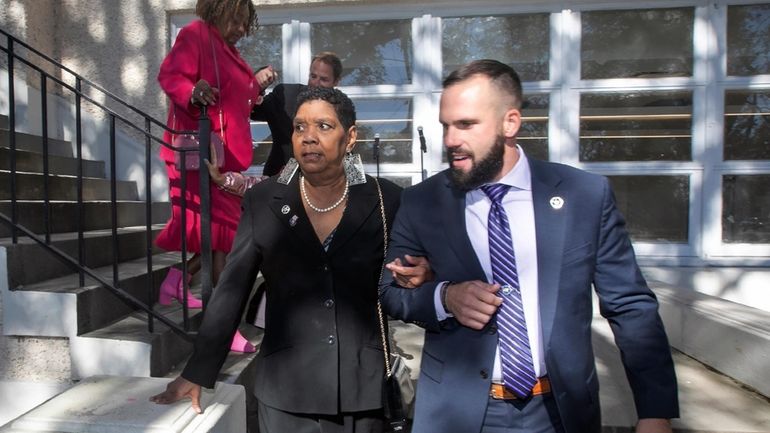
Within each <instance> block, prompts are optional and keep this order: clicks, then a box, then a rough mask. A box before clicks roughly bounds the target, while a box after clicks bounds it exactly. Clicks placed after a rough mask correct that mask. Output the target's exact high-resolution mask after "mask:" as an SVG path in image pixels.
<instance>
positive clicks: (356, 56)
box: [310, 20, 414, 86]
mask: <svg viewBox="0 0 770 433" xmlns="http://www.w3.org/2000/svg"><path fill="white" fill-rule="evenodd" d="M310 41H311V43H312V51H313V53H317V52H320V51H334V52H335V53H337V55H338V56H340V59H341V60H342V68H343V69H342V80H341V81H340V86H368V85H375V84H408V83H411V82H412V71H413V69H414V63H413V61H412V54H413V53H412V32H411V21H410V20H392V21H366V22H343V23H317V24H313V25H312V26H311V35H310Z"/></svg>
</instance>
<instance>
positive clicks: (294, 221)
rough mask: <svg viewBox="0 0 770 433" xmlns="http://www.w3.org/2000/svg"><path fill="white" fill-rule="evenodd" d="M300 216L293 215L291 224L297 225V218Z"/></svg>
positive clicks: (290, 220) (290, 219)
mask: <svg viewBox="0 0 770 433" xmlns="http://www.w3.org/2000/svg"><path fill="white" fill-rule="evenodd" d="M298 219H299V217H298V216H297V215H292V216H291V218H289V225H290V226H292V227H294V226H296V225H297V220H298Z"/></svg>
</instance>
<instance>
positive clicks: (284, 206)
mask: <svg viewBox="0 0 770 433" xmlns="http://www.w3.org/2000/svg"><path fill="white" fill-rule="evenodd" d="M289 212H291V208H290V207H289V205H288V204H285V205H283V207H282V208H281V213H282V214H284V215H286V214H288V213H289Z"/></svg>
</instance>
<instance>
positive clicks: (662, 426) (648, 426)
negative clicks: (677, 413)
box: [636, 418, 671, 433]
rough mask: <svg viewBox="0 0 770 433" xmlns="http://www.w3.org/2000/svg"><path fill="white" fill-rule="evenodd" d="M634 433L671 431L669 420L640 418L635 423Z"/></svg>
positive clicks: (666, 432) (668, 432)
mask: <svg viewBox="0 0 770 433" xmlns="http://www.w3.org/2000/svg"><path fill="white" fill-rule="evenodd" d="M636 433H671V420H668V419H664V418H642V419H640V420H639V422H638V423H637V424H636Z"/></svg>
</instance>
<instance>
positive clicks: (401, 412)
mask: <svg viewBox="0 0 770 433" xmlns="http://www.w3.org/2000/svg"><path fill="white" fill-rule="evenodd" d="M374 182H375V184H376V185H377V193H378V194H379V196H380V213H381V215H382V233H383V238H384V244H383V245H384V252H383V256H382V257H383V262H384V260H386V258H387V255H388V222H387V220H386V219H385V203H384V202H383V200H382V190H381V189H380V183H379V182H378V181H377V179H375V181H374ZM383 265H384V263H383ZM382 272H383V271H382V269H380V281H382ZM377 316H378V318H379V321H380V336H381V338H382V351H383V354H384V355H385V378H384V382H383V384H382V394H383V396H382V402H383V408H384V411H385V432H386V433H408V432H409V431H410V430H411V425H410V422H409V418H408V414H409V402H410V401H411V400H412V399H414V388H413V387H412V382H411V378H410V377H409V369H408V368H407V366H406V364H405V363H404V359H403V358H402V357H401V356H399V355H395V354H391V352H390V344H389V339H388V330H387V328H386V327H385V319H384V316H383V314H382V304H380V301H379V299H378V300H377Z"/></svg>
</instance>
